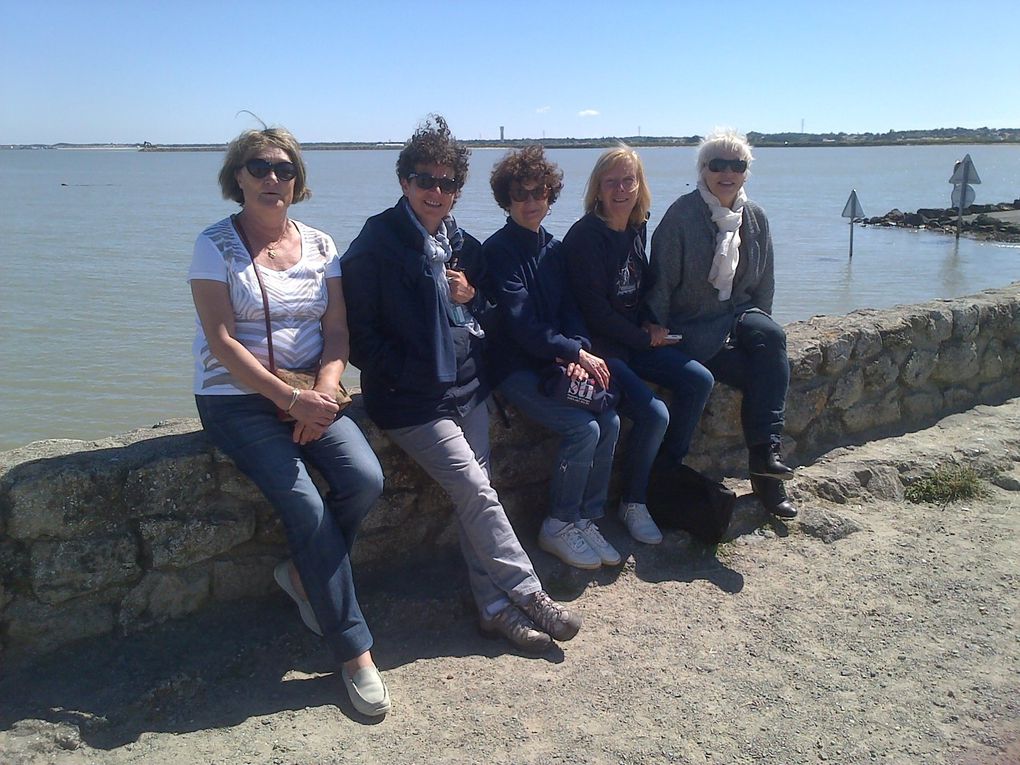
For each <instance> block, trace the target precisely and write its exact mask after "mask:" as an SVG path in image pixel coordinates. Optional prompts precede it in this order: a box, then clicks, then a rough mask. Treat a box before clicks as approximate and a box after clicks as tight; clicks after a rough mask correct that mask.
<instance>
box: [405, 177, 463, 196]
mask: <svg viewBox="0 0 1020 765" xmlns="http://www.w3.org/2000/svg"><path fill="white" fill-rule="evenodd" d="M407 180H409V181H414V182H415V184H416V185H417V186H418V188H419V189H424V190H425V191H428V190H429V189H434V188H435V187H436V186H438V187H439V190H440V191H441V192H443V193H444V194H452V193H453V192H455V191H456V190H457V179H456V178H446V177H443V178H436V176H434V175H432V173H408V174H407Z"/></svg>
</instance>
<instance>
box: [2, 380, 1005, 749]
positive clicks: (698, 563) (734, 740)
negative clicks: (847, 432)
mask: <svg viewBox="0 0 1020 765" xmlns="http://www.w3.org/2000/svg"><path fill="white" fill-rule="evenodd" d="M949 458H952V459H954V460H956V461H958V462H961V463H965V464H970V465H972V466H974V467H975V468H976V469H977V470H978V471H979V472H981V473H983V474H984V475H986V476H987V477H988V478H989V480H990V481H991V482H990V483H989V484H988V489H989V494H988V496H986V497H984V498H981V499H979V500H970V501H966V502H962V503H957V504H954V505H950V506H948V507H938V506H932V505H914V504H910V503H908V502H906V501H904V500H903V484H902V480H901V477H902V478H905V479H908V480H909V479H911V478H912V477H916V476H917V475H919V474H921V473H922V472H923V471H925V470H926V469H929V468H930V467H931V466H932V465H933V464H935V463H936V462H940V461H942V460H945V459H949ZM1018 464H1020V400H1015V401H1012V402H1008V403H1007V404H1005V405H1003V406H999V407H978V408H977V409H975V410H973V411H971V412H967V413H964V414H961V415H955V416H954V417H951V418H948V419H947V420H944V421H943V422H942V423H940V425H938V426H936V427H935V428H932V429H929V430H927V431H924V432H921V433H916V434H910V435H907V436H903V437H900V438H895V439H888V440H885V441H877V442H873V443H870V444H867V445H864V446H861V447H858V448H853V449H842V450H839V451H837V452H834V453H832V454H830V455H828V456H827V457H826V458H825V459H823V460H821V461H819V462H818V463H816V464H814V465H812V466H809V467H806V468H803V469H801V470H800V471H799V472H798V478H797V479H796V480H795V481H794V482H793V489H794V493H795V496H796V497H797V501H798V504H799V505H800V506H801V507H802V513H801V518H800V519H799V520H797V521H794V522H791V523H790V524H789V525H784V524H781V523H773V524H769V523H765V522H764V519H763V517H762V515H761V513H760V510H759V508H758V506H757V504H756V503H755V502H754V501H753V500H752V499H751V497H749V496H743V497H742V498H741V499H740V500H739V504H738V514H737V518H736V520H735V524H734V526H733V527H732V529H731V532H732V534H733V536H734V537H735V538H734V539H733V541H731V542H728V543H726V544H723V545H720V546H719V547H718V548H717V549H716V550H714V551H713V550H710V549H707V548H705V547H703V546H701V545H699V544H697V543H694V542H692V541H691V540H690V539H689V538H688V537H687V535H686V534H684V533H682V532H670V533H668V534H667V536H666V540H665V542H664V543H663V544H662V545H659V546H658V547H646V546H643V545H638V544H633V543H630V542H629V541H628V540H627V539H625V537H624V535H623V532H622V529H621V528H620V527H619V525H618V524H617V523H616V522H615V521H607V522H606V523H605V530H606V531H607V536H608V537H610V539H611V541H613V542H615V543H618V546H619V547H620V548H621V551H625V554H626V561H625V563H624V564H623V565H622V566H621V567H619V568H618V569H613V570H602V571H600V572H597V573H595V574H586V573H582V572H577V571H573V570H569V569H567V568H566V567H563V566H562V565H560V564H559V563H558V562H556V561H554V560H553V559H551V558H550V557H549V556H547V555H545V554H544V553H542V552H540V551H538V550H537V549H536V550H534V551H533V555H534V559H535V562H536V565H537V567H538V568H539V572H540V574H541V575H542V577H543V580H544V581H545V582H546V584H547V586H548V588H549V589H550V590H551V591H552V592H553V594H554V595H555V596H557V597H559V598H560V599H563V600H567V601H571V602H572V604H573V605H574V606H575V607H576V608H577V609H578V610H579V611H580V612H581V613H582V614H583V615H584V618H585V624H584V627H583V628H582V631H581V633H580V634H579V635H578V636H577V638H575V639H574V640H573V641H570V642H568V643H564V644H562V645H561V648H558V649H556V650H555V651H554V652H552V653H550V654H549V655H546V656H543V657H540V658H527V657H524V656H520V655H516V654H514V653H513V652H511V651H510V650H509V649H508V648H507V647H506V646H504V645H503V644H502V643H500V642H490V641H486V640H483V639H482V638H481V637H479V636H478V634H477V632H476V631H475V622H474V619H473V610H472V607H471V604H470V600H469V597H468V596H467V585H466V579H465V577H464V574H463V571H462V569H461V566H460V564H459V561H437V562H435V563H432V564H429V565H416V566H414V567H413V568H411V567H407V566H406V565H405V566H404V567H403V568H401V567H397V566H395V567H394V569H393V570H391V571H386V572H380V573H379V574H376V575H373V576H371V577H365V578H364V579H363V581H362V582H361V588H360V592H361V600H362V603H363V606H364V608H365V611H366V614H367V616H368V618H369V622H370V624H371V625H372V628H373V632H374V633H375V636H376V641H377V645H376V649H375V651H374V652H375V655H376V659H377V661H378V663H379V666H380V668H381V669H382V670H383V672H384V676H385V678H386V680H387V683H388V684H389V688H390V693H391V696H392V698H393V702H394V707H393V710H392V711H391V713H390V714H389V715H388V716H387V717H386V718H385V719H384V720H382V721H370V720H367V719H363V718H360V717H359V716H358V714H357V713H356V712H354V711H353V709H352V708H351V706H350V703H349V702H348V701H347V699H346V697H345V694H344V690H343V687H342V683H341V681H340V679H339V678H338V677H337V676H336V675H334V674H332V669H333V666H332V663H331V660H330V656H329V654H328V652H327V651H326V650H325V649H324V648H323V647H322V645H321V643H320V642H319V641H318V639H317V638H316V637H315V636H314V635H312V634H311V633H309V632H307V631H306V630H304V628H303V627H302V626H301V623H300V621H299V620H298V617H297V612H296V610H294V609H293V607H292V606H291V604H290V603H289V602H288V601H287V600H286V598H285V596H283V595H280V596H279V597H276V598H271V599H267V600H265V601H261V602H257V603H242V604H236V605H234V606H232V607H229V608H221V609H219V610H217V612H216V613H206V614H203V615H201V616H198V617H195V618H192V619H188V620H186V621H182V622H178V623H174V624H170V625H166V626H164V627H163V628H160V629H158V630H155V631H152V632H149V633H146V634H143V635H140V636H134V637H129V638H122V639H117V640H113V639H106V640H102V641H95V642H92V643H86V644H79V645H77V646H73V647H70V648H68V649H65V650H62V651H60V652H59V653H56V654H52V655H50V656H49V657H47V658H46V659H45V660H43V661H40V662H38V663H36V664H35V665H33V666H30V667H24V668H20V669H18V670H16V671H15V672H13V673H11V672H8V673H6V675H5V676H4V677H3V678H2V679H0V762H2V763H4V764H5V765H22V764H25V765H28V764H29V763H31V764H32V765H34V764H35V763H102V764H103V765H107V764H110V765H113V764H120V763H224V764H226V763H230V764H231V765H237V764H243V763H252V764H254V763H273V764H274V765H275V764H279V765H289V764H291V763H376V762H378V763H398V764H401V765H402V764H404V763H408V764H410V763H421V764H422V765H424V764H426V763H428V764H430V765H431V764H432V763H484V764H485V765H495V764H496V763H536V764H537V763H593V764H594V763H599V764H601V763H613V764H614V765H616V764H618V763H690V764H692V765H693V764H697V765H701V764H702V763H727V764H730V763H770V764H772V763H817V762H831V763H876V762H879V763H911V764H913V763H947V764H949V763H952V764H953V765H979V764H980V765H991V764H993V763H995V764H996V765H1007V763H1009V764H1012V765H1016V763H1020V666H1018V665H1020V631H1018V622H1017V613H1018V606H1020V598H1018V595H1017V586H1018V583H1020V565H1018V562H1020V533H1018V532H1020V469H1018V467H1017V466H1018ZM731 485H732V486H733V487H734V488H736V489H737V490H738V493H740V494H743V495H746V494H747V491H748V489H749V487H748V486H747V483H746V482H741V481H733V482H731Z"/></svg>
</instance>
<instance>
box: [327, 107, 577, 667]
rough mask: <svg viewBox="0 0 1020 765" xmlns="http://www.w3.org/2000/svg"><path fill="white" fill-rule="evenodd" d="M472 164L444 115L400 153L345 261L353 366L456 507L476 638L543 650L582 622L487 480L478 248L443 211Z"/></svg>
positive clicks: (377, 412) (371, 406)
mask: <svg viewBox="0 0 1020 765" xmlns="http://www.w3.org/2000/svg"><path fill="white" fill-rule="evenodd" d="M467 169H468V149H467V148H466V147H465V146H464V145H463V144H461V143H459V142H457V141H456V140H455V139H454V138H453V136H452V135H451V134H450V129H449V127H448V126H447V124H446V121H445V120H444V119H443V118H442V117H440V116H437V115H432V116H431V117H430V118H429V119H428V120H427V121H426V122H425V123H423V124H422V125H420V126H419V128H418V130H416V131H415V133H414V135H413V136H412V137H411V139H410V140H409V141H408V142H407V143H406V144H405V145H404V148H403V150H402V151H401V152H400V157H399V159H398V160H397V178H398V179H399V181H400V188H401V191H402V192H403V195H402V196H401V197H400V199H399V200H398V201H397V204H396V205H394V206H393V207H392V208H390V209H388V210H385V211H383V212H381V213H379V214H378V215H375V216H373V217H372V218H369V219H368V221H366V223H365V226H364V228H362V230H361V233H360V234H358V237H357V238H356V239H355V240H354V242H352V243H351V246H350V248H349V249H348V250H347V252H346V253H345V255H344V257H343V267H344V284H343V287H344V294H345V296H346V298H347V312H348V316H349V318H350V328H351V361H352V362H353V363H354V364H355V365H356V366H357V367H358V368H359V369H360V370H361V385H362V393H363V396H364V401H365V406H366V408H367V409H368V414H369V416H370V417H371V418H372V419H373V420H374V421H375V423H376V424H377V425H378V426H379V427H380V428H382V429H383V430H384V431H385V433H386V434H387V435H388V436H389V437H390V439H391V440H392V441H394V442H395V443H396V444H397V445H398V446H400V448H402V449H403V450H404V451H406V452H407V453H408V454H409V455H411V457H413V458H414V459H415V461H417V462H418V464H420V465H421V466H422V467H423V468H424V469H425V471H426V472H427V473H428V474H429V475H430V476H432V478H433V479H434V480H435V481H436V482H437V483H438V484H439V485H440V486H441V487H442V488H443V489H444V490H445V491H446V493H447V494H448V495H449V497H450V499H451V500H452V501H453V504H454V512H455V514H456V518H457V525H458V530H459V531H460V542H461V550H462V551H463V553H464V558H465V560H466V561H467V565H468V578H469V581H470V583H471V589H472V592H473V593H474V596H475V601H476V602H477V604H478V609H479V612H480V626H481V629H482V631H483V633H487V634H492V635H502V636H503V637H505V638H507V639H508V640H509V641H510V642H511V643H513V644H514V645H516V646H518V647H519V648H522V649H525V650H528V651H541V650H544V649H545V648H548V647H549V646H550V645H551V643H552V639H556V640H569V639H570V638H572V637H573V636H574V635H575V634H577V631H578V629H579V627H580V624H581V619H580V617H579V616H578V615H577V614H576V613H572V612H570V611H568V610H567V609H566V608H564V607H563V606H561V605H559V604H558V603H556V602H554V601H553V600H552V599H550V598H549V596H548V595H547V594H546V593H545V592H544V591H543V589H542V583H541V582H540V581H539V579H538V576H536V574H535V570H534V568H533V567H532V565H531V561H530V559H529V558H528V555H527V553H525V552H524V550H523V549H522V548H521V545H520V542H519V541H518V540H517V535H516V534H515V533H514V530H513V527H512V526H511V525H510V522H509V521H508V520H507V517H506V512H505V511H504V510H503V506H502V505H501V504H500V502H499V497H498V496H497V495H496V492H495V490H494V489H493V488H492V485H491V484H490V483H489V416H488V410H487V409H486V406H485V399H486V398H487V397H488V394H489V387H488V383H487V381H486V380H485V378H484V376H483V374H482V366H481V353H482V339H483V337H484V332H483V331H482V329H481V327H480V325H479V323H478V321H477V320H476V318H475V314H474V312H475V310H476V308H477V306H478V303H480V298H479V297H478V295H477V293H476V292H475V288H474V286H473V283H474V282H475V281H476V280H477V278H478V272H479V267H480V261H479V250H480V245H479V244H478V240H477V239H475V238H474V237H472V236H471V235H470V234H468V233H466V232H465V231H464V230H462V229H461V228H460V227H459V226H458V225H457V222H456V221H455V220H454V218H453V215H451V211H452V209H453V206H454V203H455V202H456V201H457V197H458V196H459V195H460V192H461V189H462V188H463V186H464V181H465V180H466V178H467Z"/></svg>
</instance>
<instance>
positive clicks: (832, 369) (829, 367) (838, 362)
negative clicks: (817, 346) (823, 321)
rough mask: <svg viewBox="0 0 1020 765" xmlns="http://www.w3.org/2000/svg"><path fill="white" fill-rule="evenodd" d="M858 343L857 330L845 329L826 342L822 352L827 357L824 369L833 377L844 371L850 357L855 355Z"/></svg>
mask: <svg viewBox="0 0 1020 765" xmlns="http://www.w3.org/2000/svg"><path fill="white" fill-rule="evenodd" d="M856 344H857V333H856V332H850V331H845V332H843V333H841V334H839V335H837V336H836V337H833V338H831V339H830V340H829V342H828V343H826V345H825V348H824V350H823V352H822V356H823V358H824V359H825V363H824V365H823V367H822V371H823V372H824V373H825V374H827V375H832V376H833V377H835V376H836V375H838V374H840V373H842V371H843V370H844V369H846V367H847V364H849V363H850V357H851V356H852V355H853V352H854V346H855V345H856Z"/></svg>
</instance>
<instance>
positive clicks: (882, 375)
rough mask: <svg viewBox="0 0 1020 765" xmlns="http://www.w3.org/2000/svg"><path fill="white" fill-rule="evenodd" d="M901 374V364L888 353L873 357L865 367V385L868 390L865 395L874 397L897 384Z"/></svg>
mask: <svg viewBox="0 0 1020 765" xmlns="http://www.w3.org/2000/svg"><path fill="white" fill-rule="evenodd" d="M899 374H900V368H899V366H898V365H897V364H896V361H895V360H894V359H893V358H892V357H891V356H889V355H888V354H885V355H882V356H878V357H876V358H874V359H872V361H871V363H870V364H868V365H867V366H865V367H864V387H865V389H866V391H867V393H866V396H865V397H866V398H873V397H874V396H875V394H877V393H879V392H881V391H884V390H886V389H888V388H889V386H890V385H895V384H896V379H897V378H898V377H899Z"/></svg>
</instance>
